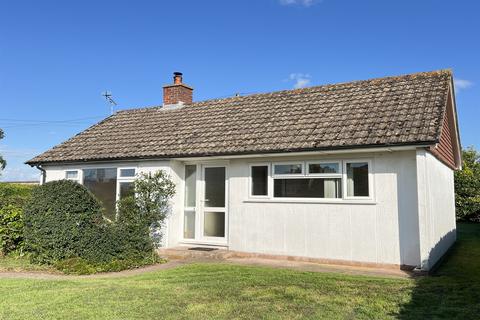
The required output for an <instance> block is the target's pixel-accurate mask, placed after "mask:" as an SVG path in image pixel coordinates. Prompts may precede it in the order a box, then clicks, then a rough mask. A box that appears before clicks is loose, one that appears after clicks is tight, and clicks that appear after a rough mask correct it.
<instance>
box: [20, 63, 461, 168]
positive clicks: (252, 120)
mask: <svg viewBox="0 0 480 320" xmlns="http://www.w3.org/2000/svg"><path fill="white" fill-rule="evenodd" d="M451 77H452V75H451V72H450V71H448V70H442V71H434V72H424V73H417V74H411V75H404V76H398V77H387V78H379V79H372V80H364V81H355V82H349V83H340V84H333V85H324V86H318V87H310V88H304V89H296V90H286V91H278V92H272V93H265V94H255V95H250V96H242V97H235V98H228V99H217V100H208V101H202V102H195V103H193V104H190V105H185V106H183V107H181V108H178V109H162V108H161V107H152V108H143V109H132V110H125V111H120V112H118V113H116V114H115V115H113V116H110V117H108V118H106V119H105V120H103V121H101V122H99V123H98V124H96V125H94V126H92V127H90V128H88V129H87V130H85V131H83V132H81V133H79V134H77V135H76V136H74V137H72V138H71V139H69V140H67V141H66V142H64V143H62V144H60V145H58V146H56V147H54V148H52V149H50V150H48V151H46V152H45V153H43V154H41V155H39V156H37V157H35V158H33V159H31V160H30V161H28V162H27V163H29V164H39V163H50V162H65V161H66V162H70V161H88V160H107V159H134V158H171V157H191V156H211V155H231V154H244V153H269V152H287V151H310V150H326V149H332V150H333V149H342V148H355V147H375V146H385V145H389V146H390V145H391V146H394V145H409V144H423V143H425V144H434V143H436V142H437V141H438V139H439V135H440V130H441V126H442V119H443V114H444V112H445V108H446V101H447V96H448V90H449V86H450V83H451Z"/></svg>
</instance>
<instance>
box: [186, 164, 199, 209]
mask: <svg viewBox="0 0 480 320" xmlns="http://www.w3.org/2000/svg"><path fill="white" fill-rule="evenodd" d="M196 173H197V166H195V165H192V166H185V207H190V208H192V207H195V196H196V187H195V186H196V183H197V175H196Z"/></svg>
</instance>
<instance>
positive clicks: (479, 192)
mask: <svg viewBox="0 0 480 320" xmlns="http://www.w3.org/2000/svg"><path fill="white" fill-rule="evenodd" d="M462 158H463V163H462V170H459V171H456V172H455V206H456V214H457V219H458V220H478V219H479V218H480V154H479V153H478V152H477V151H476V150H475V149H474V148H473V147H470V148H468V149H467V150H463V152H462Z"/></svg>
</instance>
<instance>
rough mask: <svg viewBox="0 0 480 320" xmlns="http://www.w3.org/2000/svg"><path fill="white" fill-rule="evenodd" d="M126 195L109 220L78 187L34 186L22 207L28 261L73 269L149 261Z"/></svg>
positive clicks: (149, 245)
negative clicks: (116, 211)
mask: <svg viewBox="0 0 480 320" xmlns="http://www.w3.org/2000/svg"><path fill="white" fill-rule="evenodd" d="M128 199H129V200H124V201H122V202H121V203H119V219H118V221H117V222H113V223H112V222H109V221H107V220H105V219H104V218H103V215H102V210H103V209H102V206H101V203H100V202H99V201H98V200H97V199H96V198H95V196H94V195H93V194H92V193H91V192H90V191H88V190H87V188H85V187H84V186H82V185H80V184H78V183H76V182H73V181H68V180H61V181H53V182H48V183H46V184H44V185H42V186H40V187H39V188H37V189H36V190H35V191H34V192H33V194H32V198H31V200H30V201H29V203H28V204H27V205H26V207H25V240H26V241H25V242H26V249H27V250H28V251H29V252H30V254H31V259H32V261H33V262H37V263H47V264H53V265H56V266H57V267H58V268H59V269H61V270H66V269H71V268H73V269H75V268H77V267H79V269H81V270H83V271H79V273H83V272H86V270H90V271H91V270H94V269H95V270H97V269H98V270H109V268H111V265H112V264H113V265H115V266H117V267H118V268H120V267H121V266H133V265H136V264H137V262H138V263H142V261H146V260H148V261H152V258H151V257H152V254H154V250H153V248H154V246H153V242H152V240H151V238H150V236H149V228H148V225H147V224H145V223H144V222H143V221H140V219H138V217H139V214H138V207H137V206H136V204H135V201H134V200H133V198H128ZM87 266H88V267H87Z"/></svg>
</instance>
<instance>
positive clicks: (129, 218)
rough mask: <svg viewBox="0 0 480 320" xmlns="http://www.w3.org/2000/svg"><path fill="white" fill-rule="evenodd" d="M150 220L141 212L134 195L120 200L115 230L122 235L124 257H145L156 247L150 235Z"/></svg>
mask: <svg viewBox="0 0 480 320" xmlns="http://www.w3.org/2000/svg"><path fill="white" fill-rule="evenodd" d="M150 224H151V222H150V220H148V219H145V216H143V215H142V214H141V210H140V207H139V206H138V204H137V202H136V200H135V198H134V197H133V196H130V197H126V198H124V199H122V200H120V201H119V202H118V218H117V221H116V223H115V231H116V233H117V234H118V235H119V236H120V235H121V236H122V237H121V239H120V241H119V243H120V245H121V247H122V248H121V251H122V254H121V255H120V258H122V259H143V258H144V257H145V255H146V254H147V255H148V254H149V253H151V252H152V251H153V249H154V244H153V241H152V238H151V237H150V228H149V227H150Z"/></svg>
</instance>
